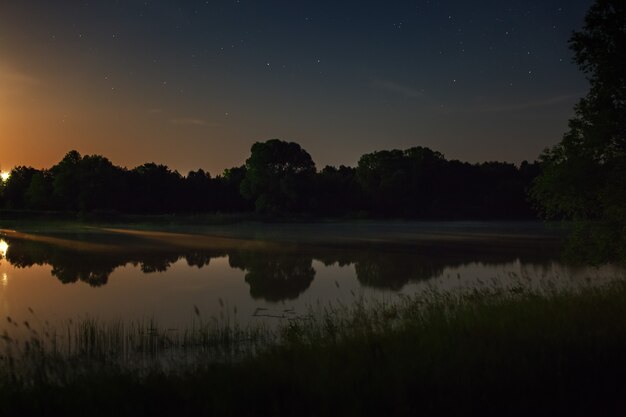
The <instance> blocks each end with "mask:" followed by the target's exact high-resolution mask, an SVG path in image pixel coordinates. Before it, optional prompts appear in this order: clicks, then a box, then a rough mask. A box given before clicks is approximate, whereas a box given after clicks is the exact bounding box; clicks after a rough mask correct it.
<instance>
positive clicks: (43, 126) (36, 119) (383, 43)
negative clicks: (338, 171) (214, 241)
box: [0, 0, 592, 173]
mask: <svg viewBox="0 0 626 417" xmlns="http://www.w3.org/2000/svg"><path fill="white" fill-rule="evenodd" d="M591 3H592V2H591V1H557V0H552V1H535V0H531V1H480V2H469V1H452V0H450V1H396V2H384V1H358V2H357V1H251V0H240V1H232V0H230V1H185V2H175V1H132V0H131V1H110V0H109V1H28V0H25V1H24V0H21V1H19V2H2V4H0V91H2V90H4V93H3V92H0V111H2V112H3V113H4V116H0V117H1V118H0V127H2V130H0V146H2V149H3V152H2V155H0V164H2V167H3V168H4V167H7V166H8V167H10V166H12V165H16V164H32V165H35V166H48V165H50V164H52V163H54V162H55V161H57V160H58V159H60V158H61V157H62V156H63V154H64V153H65V152H66V151H67V150H69V149H70V148H77V149H78V150H79V151H80V152H83V153H93V152H97V153H101V154H104V155H107V156H109V157H111V159H112V160H113V161H114V162H116V163H118V164H122V165H128V166H134V165H136V164H139V163H142V162H144V161H147V160H154V161H157V162H162V163H165V164H168V165H170V166H172V167H173V168H177V169H180V170H181V171H186V170H189V169H191V168H198V167H203V168H205V169H208V170H209V171H211V172H212V173H219V172H221V170H222V169H223V168H226V167H229V166H233V165H239V164H241V163H243V161H244V160H245V158H246V157H247V156H248V153H249V148H250V145H251V144H252V143H253V142H254V141H257V140H265V139H269V138H274V137H278V138H282V139H289V140H294V141H296V142H299V143H300V144H301V145H302V146H303V147H304V148H305V149H307V150H309V152H310V153H311V154H312V156H313V158H314V160H315V161H316V162H317V164H318V166H320V167H322V166H323V165H326V164H349V165H353V164H355V163H356V162H357V160H358V157H359V156H360V155H361V154H363V153H366V152H371V151H373V150H378V149H389V148H407V147H411V146H418V145H419V146H428V147H431V148H433V149H435V150H439V151H441V152H443V153H444V154H445V155H446V156H447V157H448V158H450V159H463V160H469V161H472V162H475V161H484V160H495V159H497V160H507V161H512V162H520V161H521V160H524V159H535V158H536V157H537V156H538V154H539V153H540V152H541V150H542V149H543V148H545V147H546V146H549V145H552V144H554V143H556V142H558V141H559V140H560V138H561V135H562V134H563V132H564V131H565V129H566V127H567V119H568V118H569V117H570V116H571V115H572V107H573V105H574V104H575V103H576V101H577V99H578V98H579V97H581V96H582V95H584V94H585V92H586V90H587V83H586V81H585V79H584V77H583V76H582V74H580V72H579V71H578V69H577V68H576V66H575V65H574V64H572V62H571V59H572V53H571V52H570V51H569V49H568V45H567V40H568V38H569V37H570V36H571V33H572V31H573V30H577V29H579V28H580V27H581V25H582V22H583V18H584V15H585V13H586V11H587V9H588V8H589V7H590V5H591ZM16 143H19V144H20V146H16Z"/></svg>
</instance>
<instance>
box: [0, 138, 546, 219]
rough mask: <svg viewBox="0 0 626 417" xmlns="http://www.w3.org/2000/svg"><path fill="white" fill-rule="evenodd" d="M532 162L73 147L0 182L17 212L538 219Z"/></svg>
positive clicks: (273, 144)
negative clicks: (349, 161) (158, 156)
mask: <svg viewBox="0 0 626 417" xmlns="http://www.w3.org/2000/svg"><path fill="white" fill-rule="evenodd" d="M539 172H540V165H539V164H538V163H536V162H533V163H528V162H523V163H522V164H521V165H520V166H519V167H518V166H515V165H514V164H511V163H505V162H486V163H482V164H470V163H467V162H461V161H457V160H447V159H446V158H445V157H444V156H443V155H442V154H441V153H439V152H436V151H433V150H431V149H428V148H424V147H414V148H410V149H407V150H385V151H378V152H373V153H369V154H366V155H363V156H362V157H361V158H360V160H359V162H358V165H357V166H356V167H348V166H343V165H342V166H339V167H333V166H326V167H324V168H323V169H321V170H318V169H317V168H316V165H315V163H314V162H313V160H312V158H311V156H310V154H309V153H308V152H307V151H306V150H304V149H303V148H302V147H301V146H300V145H298V144H297V143H294V142H286V141H282V140H278V139H272V140H268V141H266V142H257V143H255V144H254V145H253V146H252V149H251V153H250V157H249V158H248V159H247V160H246V163H245V165H243V166H240V167H234V168H231V169H227V170H225V171H224V172H223V173H222V174H221V175H217V176H214V177H213V176H211V175H210V174H209V173H208V172H205V171H203V170H201V169H199V170H197V171H191V172H189V173H188V174H187V175H181V174H180V173H179V172H177V171H175V170H172V169H170V168H168V167H167V166H165V165H158V164H155V163H146V164H143V165H140V166H138V167H136V168H133V169H127V168H124V167H120V166H116V165H114V164H113V163H112V162H111V161H110V160H109V159H107V158H105V157H103V156H100V155H84V156H83V155H80V154H79V153H78V152H77V151H71V152H69V153H68V154H67V155H66V156H65V157H64V158H63V159H62V160H61V161H60V162H59V163H58V164H56V165H54V166H53V167H51V168H49V169H43V170H40V169H35V168H32V167H26V166H18V167H15V168H14V169H13V170H12V171H11V173H10V176H9V178H8V179H7V180H6V181H5V182H4V183H3V184H2V185H1V186H0V205H1V206H2V207H4V208H5V209H12V210H45V211H50V210H52V211H63V212H118V213H139V214H161V213H216V212H220V213H245V212H253V211H255V212H257V213H261V214H264V215H269V216H280V215H292V214H296V215H310V216H331V217H341V216H368V217H404V218H424V219H435V218H440V219H470V218H477V219H485V218H532V217H535V211H534V209H533V207H532V205H531V203H529V201H528V198H527V191H528V188H529V186H530V185H531V183H532V181H533V180H534V178H535V177H536V176H537V175H538V174H539Z"/></svg>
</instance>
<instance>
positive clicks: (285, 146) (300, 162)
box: [241, 139, 316, 213]
mask: <svg viewBox="0 0 626 417" xmlns="http://www.w3.org/2000/svg"><path fill="white" fill-rule="evenodd" d="M250 152H251V154H250V158H248V159H247V160H246V176H245V178H244V180H243V181H242V183H241V194H242V195H243V196H244V197H246V198H248V199H250V200H252V201H254V204H255V207H256V209H257V211H261V212H267V213H280V212H294V211H296V212H297V211H301V210H302V209H304V208H306V207H307V206H308V204H307V203H308V201H307V199H308V198H309V197H310V191H311V183H312V180H313V176H314V175H315V172H316V171H315V163H314V162H313V159H312V158H311V155H309V153H308V152H307V151H305V150H304V149H302V148H301V147H300V145H298V144H297V143H295V142H285V141H282V140H279V139H271V140H268V141H267V142H256V143H255V144H254V145H252V149H251V151H250Z"/></svg>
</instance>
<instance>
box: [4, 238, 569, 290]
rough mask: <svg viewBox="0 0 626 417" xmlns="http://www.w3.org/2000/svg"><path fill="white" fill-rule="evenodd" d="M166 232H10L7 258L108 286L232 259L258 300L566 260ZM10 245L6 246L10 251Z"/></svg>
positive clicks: (491, 245)
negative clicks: (343, 285) (336, 274)
mask: <svg viewBox="0 0 626 417" xmlns="http://www.w3.org/2000/svg"><path fill="white" fill-rule="evenodd" d="M172 236H174V237H175V238H176V239H171V238H169V236H167V235H166V234H139V233H137V234H119V233H117V234H116V233H88V234H65V235H63V234H57V235H54V236H42V235H23V234H17V233H16V234H12V235H6V236H5V238H4V240H2V241H1V242H2V243H3V244H2V243H0V254H1V255H2V256H3V257H4V258H5V259H6V260H7V261H8V262H9V263H10V264H11V265H12V266H13V267H16V268H29V267H32V266H34V265H50V266H51V273H52V275H53V276H54V277H56V278H57V279H58V280H59V281H61V282H62V283H65V284H70V283H76V282H85V283H87V284H89V285H90V286H93V287H99V286H103V285H105V284H107V282H108V280H109V277H110V275H111V274H112V273H113V271H115V270H116V269H117V268H119V267H123V266H126V265H134V266H136V267H137V268H138V269H139V270H140V271H141V272H143V273H144V274H152V273H158V272H165V271H167V270H169V269H170V268H171V267H172V265H174V264H175V263H177V262H178V261H179V260H181V259H183V260H185V261H186V263H187V265H188V266H189V267H193V268H199V269H203V268H205V267H207V266H208V265H210V263H211V260H213V259H215V258H222V257H228V265H229V266H230V267H231V268H233V269H238V270H242V271H244V272H245V282H246V283H247V284H248V286H249V292H250V296H251V297H252V298H253V299H258V300H265V301H269V302H278V301H284V300H293V299H296V298H298V297H299V296H301V295H302V294H303V293H304V292H305V291H307V289H308V288H309V287H310V286H311V283H312V282H313V281H314V279H315V276H316V273H317V271H316V270H315V268H314V265H313V262H314V261H319V262H321V263H322V264H324V265H325V266H332V265H338V266H354V270H355V273H356V278H357V279H358V281H359V283H360V284H361V285H362V286H364V287H371V288H374V289H384V290H393V291H399V290H401V289H402V288H403V287H404V286H405V285H407V284H409V283H415V282H422V281H426V280H429V279H430V278H433V277H436V276H439V275H441V274H442V273H443V271H444V270H445V268H448V267H458V266H462V265H469V264H475V263H480V264H483V265H504V264H510V263H512V262H516V261H520V262H521V263H522V264H533V265H546V266H547V265H549V264H550V263H551V262H553V261H554V260H555V259H557V257H558V248H557V247H556V246H555V244H554V242H552V241H537V242H534V243H533V244H528V242H524V244H520V243H519V242H516V241H510V242H506V243H503V242H493V241H487V240H477V241H471V242H467V241H463V242H456V241H443V242H441V241H439V242H422V243H414V244H411V245H397V244H381V243H376V244H369V243H362V244H350V245H338V244H327V245H320V244H315V245H313V244H311V245H296V244H292V243H281V244H279V243H267V242H266V243H263V242H251V241H246V240H236V239H220V238H206V237H205V238H200V237H184V236H181V235H172ZM3 248H4V249H3Z"/></svg>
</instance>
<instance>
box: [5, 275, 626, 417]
mask: <svg viewBox="0 0 626 417" xmlns="http://www.w3.org/2000/svg"><path fill="white" fill-rule="evenodd" d="M24 326H25V324H23V323H22V324H17V325H13V327H14V328H15V331H17V329H22V330H24V329H23V327H24ZM34 331H35V330H28V329H27V331H26V332H27V333H28V332H31V335H32V337H33V338H31V340H30V341H29V344H28V345H26V344H25V343H24V342H16V341H13V340H12V339H10V335H8V334H7V335H5V342H3V343H4V344H5V350H6V353H5V355H4V356H3V358H2V366H1V367H0V415H14V414H15V415H17V414H19V413H22V414H29V413H30V414H46V415H129V416H130V415H132V416H139V415H219V416H229V415H250V416H253V415H254V416H256V415H268V416H270V415H271V416H283V415H290V416H291V415H294V416H295V415H297V416H321V415H338V416H345V415H348V416H350V415H354V416H361V415H376V416H388V415H504V416H508V415H525V416H527V415H568V416H571V415H625V413H626V284H625V283H623V282H620V283H617V284H614V285H612V286H611V287H608V288H603V289H591V288H589V289H584V290H580V291H577V292H568V293H559V294H551V295H547V296H545V295H544V296H539V295H536V294H533V293H524V292H522V293H519V292H511V293H503V292H498V293H495V294H494V293H493V292H492V293H474V294H467V295H464V296H453V295H450V294H431V295H429V296H427V297H421V298H406V299H404V300H403V301H402V302H400V303H398V304H393V305H392V304H378V303H367V302H361V303H357V304H356V305H354V306H352V307H336V308H330V307H327V308H324V309H321V310H319V311H312V312H311V317H310V318H308V319H306V320H297V321H290V322H287V323H285V324H284V325H282V326H280V327H279V328H278V329H269V328H246V329H242V328H239V327H238V326H236V324H233V323H232V322H228V321H223V322H219V321H213V320H208V321H204V320H202V318H201V317H198V318H197V322H196V323H195V324H194V327H192V328H190V329H188V330H187V331H184V332H180V333H176V335H172V332H171V331H168V330H167V329H159V326H158V325H157V324H155V323H135V324H131V325H127V324H124V323H123V322H117V323H102V322H97V321H81V322H74V323H72V324H69V323H68V327H67V329H56V333H54V332H52V330H46V331H47V335H45V334H40V333H39V332H38V333H37V334H35V333H33V332H34ZM66 333H69V334H70V335H69V336H65V337H64V338H63V337H62V336H63V334H66ZM68 341H72V343H71V344H70V343H68Z"/></svg>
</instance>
